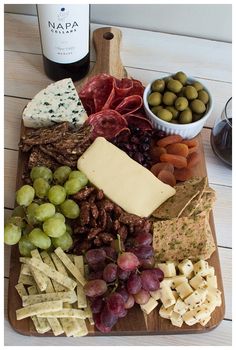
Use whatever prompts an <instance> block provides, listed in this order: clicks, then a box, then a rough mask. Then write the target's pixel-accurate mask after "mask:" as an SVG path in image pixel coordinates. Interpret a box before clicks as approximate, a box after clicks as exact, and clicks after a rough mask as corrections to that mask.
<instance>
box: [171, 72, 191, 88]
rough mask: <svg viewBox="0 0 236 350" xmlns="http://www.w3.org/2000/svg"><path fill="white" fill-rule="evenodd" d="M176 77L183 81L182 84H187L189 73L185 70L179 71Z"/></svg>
mask: <svg viewBox="0 0 236 350" xmlns="http://www.w3.org/2000/svg"><path fill="white" fill-rule="evenodd" d="M174 78H175V79H176V80H178V81H180V82H181V84H182V85H185V84H186V83H187V79H188V78H187V75H186V74H185V73H184V72H177V73H176V74H175V75H174Z"/></svg>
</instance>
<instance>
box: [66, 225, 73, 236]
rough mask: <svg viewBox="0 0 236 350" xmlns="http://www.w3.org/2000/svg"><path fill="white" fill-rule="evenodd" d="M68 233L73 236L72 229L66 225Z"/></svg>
mask: <svg viewBox="0 0 236 350" xmlns="http://www.w3.org/2000/svg"><path fill="white" fill-rule="evenodd" d="M66 232H67V233H69V235H73V231H72V228H71V226H70V225H69V224H66Z"/></svg>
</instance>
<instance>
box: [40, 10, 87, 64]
mask: <svg viewBox="0 0 236 350" xmlns="http://www.w3.org/2000/svg"><path fill="white" fill-rule="evenodd" d="M37 8H38V18H39V25H40V32H41V42H42V51H43V55H44V56H45V57H46V58H48V59H49V60H51V61H54V62H57V63H66V64H68V63H73V62H76V61H79V60H80V59H82V58H83V57H85V56H86V55H87V54H88V52H89V5H80V6H77V5H46V6H45V5H38V6H37Z"/></svg>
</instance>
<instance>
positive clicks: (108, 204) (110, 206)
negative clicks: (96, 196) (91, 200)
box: [99, 199, 114, 211]
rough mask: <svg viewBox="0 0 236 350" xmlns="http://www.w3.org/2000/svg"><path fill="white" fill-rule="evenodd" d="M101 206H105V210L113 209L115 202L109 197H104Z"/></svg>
mask: <svg viewBox="0 0 236 350" xmlns="http://www.w3.org/2000/svg"><path fill="white" fill-rule="evenodd" d="M99 207H103V208H104V210H105V211H112V210H113V209H114V203H112V202H111V201H110V200H109V199H103V200H101V202H99Z"/></svg>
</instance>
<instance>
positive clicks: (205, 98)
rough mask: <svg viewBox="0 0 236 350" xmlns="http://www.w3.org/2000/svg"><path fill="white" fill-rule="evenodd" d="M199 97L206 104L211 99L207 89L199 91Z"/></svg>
mask: <svg viewBox="0 0 236 350" xmlns="http://www.w3.org/2000/svg"><path fill="white" fill-rule="evenodd" d="M198 99H199V100H200V101H202V102H203V103H204V104H205V105H206V104H207V103H208V101H209V95H208V93H207V92H206V91H205V90H201V91H199V92H198Z"/></svg>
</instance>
